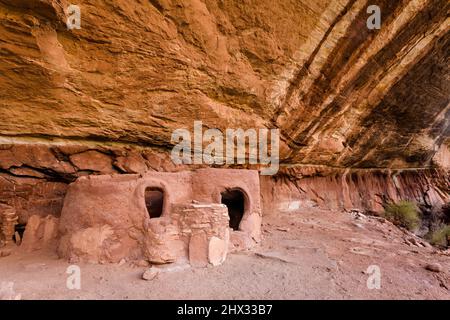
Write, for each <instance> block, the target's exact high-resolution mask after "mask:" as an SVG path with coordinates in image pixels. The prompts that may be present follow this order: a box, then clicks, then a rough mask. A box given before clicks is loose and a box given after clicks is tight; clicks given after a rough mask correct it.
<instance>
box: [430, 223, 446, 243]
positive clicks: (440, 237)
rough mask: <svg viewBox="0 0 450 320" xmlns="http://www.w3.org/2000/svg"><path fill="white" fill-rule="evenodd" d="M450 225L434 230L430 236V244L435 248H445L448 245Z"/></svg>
mask: <svg viewBox="0 0 450 320" xmlns="http://www.w3.org/2000/svg"><path fill="white" fill-rule="evenodd" d="M449 240H450V225H448V226H444V227H442V228H441V229H439V230H436V231H434V232H433V233H432V235H431V240H430V242H431V244H432V245H435V246H442V247H447V246H449V245H450V243H449Z"/></svg>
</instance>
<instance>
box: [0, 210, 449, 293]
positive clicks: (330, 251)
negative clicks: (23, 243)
mask: <svg viewBox="0 0 450 320" xmlns="http://www.w3.org/2000/svg"><path fill="white" fill-rule="evenodd" d="M263 230H264V231H263V232H264V240H263V242H262V244H261V245H260V246H258V247H256V248H255V249H253V250H251V251H248V252H241V253H234V254H230V255H229V256H228V258H227V260H226V261H225V263H224V264H223V265H221V266H219V267H215V268H212V267H211V268H205V269H194V268H189V269H184V270H181V271H173V272H164V273H160V274H159V275H158V276H157V277H156V278H155V279H154V280H151V281H146V280H142V279H141V275H142V273H143V271H145V269H146V268H144V267H137V266H133V265H131V264H129V263H125V264H122V265H86V264H79V266H80V268H81V289H80V290H69V289H67V287H66V280H67V277H68V276H69V275H68V274H67V273H66V270H67V267H68V266H69V263H67V262H66V261H64V260H58V259H57V257H56V256H53V255H51V254H43V253H42V252H41V253H39V252H36V253H33V254H29V253H28V254H25V253H23V252H20V251H15V252H14V253H13V254H12V255H10V256H8V257H4V258H0V282H1V281H13V282H14V286H15V287H14V288H15V290H16V292H17V293H20V294H22V299H447V300H448V299H450V252H449V251H448V250H447V251H445V252H443V251H439V250H436V249H434V248H430V247H422V246H421V245H420V244H419V245H414V244H411V243H409V244H408V243H407V242H408V241H405V240H406V239H408V238H410V237H411V236H410V235H408V234H406V233H404V232H403V231H401V230H399V229H397V228H396V227H394V226H392V225H391V224H390V223H388V222H384V223H383V222H382V221H380V220H379V219H376V218H372V217H365V216H360V215H358V214H356V215H355V214H353V213H343V212H330V211H321V210H308V211H298V212H290V213H280V214H278V215H276V216H269V217H265V218H264V224H263ZM430 263H438V264H439V265H440V267H441V269H442V271H441V272H433V271H429V270H426V268H425V267H426V265H427V264H430ZM371 265H376V266H378V267H379V268H380V272H381V288H380V289H368V287H367V280H368V278H369V277H370V274H368V273H367V272H366V271H367V268H368V267H369V266H371Z"/></svg>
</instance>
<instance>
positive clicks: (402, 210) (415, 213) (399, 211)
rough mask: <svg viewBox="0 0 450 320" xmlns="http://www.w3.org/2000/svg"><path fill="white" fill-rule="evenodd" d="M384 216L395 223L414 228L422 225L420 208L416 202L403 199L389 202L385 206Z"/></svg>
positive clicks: (409, 228) (410, 228)
mask: <svg viewBox="0 0 450 320" xmlns="http://www.w3.org/2000/svg"><path fill="white" fill-rule="evenodd" d="M384 216H385V218H386V219H388V220H389V221H392V222H393V223H394V224H395V225H398V226H402V227H404V228H407V229H408V230H414V229H416V228H417V227H418V226H419V225H420V216H419V210H418V209H417V207H416V205H415V204H414V202H411V201H406V200H402V201H399V202H397V203H388V204H386V205H385V207H384Z"/></svg>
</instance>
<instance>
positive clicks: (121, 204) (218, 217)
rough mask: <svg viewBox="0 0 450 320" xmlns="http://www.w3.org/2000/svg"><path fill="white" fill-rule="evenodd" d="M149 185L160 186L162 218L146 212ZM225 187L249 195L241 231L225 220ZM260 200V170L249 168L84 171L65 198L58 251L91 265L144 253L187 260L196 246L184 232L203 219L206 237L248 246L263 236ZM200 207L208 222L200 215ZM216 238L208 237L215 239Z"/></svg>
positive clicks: (168, 259) (144, 255)
mask: <svg viewBox="0 0 450 320" xmlns="http://www.w3.org/2000/svg"><path fill="white" fill-rule="evenodd" d="M147 187H158V188H160V189H162V190H163V191H164V207H163V213H162V215H161V217H159V218H152V219H150V217H149V214H148V211H147V208H146V205H145V199H144V191H145V189H146V188H147ZM227 188H233V189H239V190H241V191H242V192H243V193H244V195H245V198H246V201H245V203H246V205H245V212H244V216H243V218H242V221H241V224H240V227H239V230H238V231H233V230H229V227H228V220H224V219H223V216H224V213H225V214H226V213H227V209H226V207H225V206H224V205H221V204H220V200H221V198H220V193H221V192H222V191H225V190H226V189H227ZM194 190H195V192H194ZM259 198H260V190H259V175H258V172H257V171H251V170H227V169H200V170H196V171H183V172H176V173H158V172H155V173H147V174H144V175H137V174H135V175H119V176H106V175H105V176H88V177H81V178H79V179H77V181H75V182H74V183H72V184H71V185H70V186H69V188H68V191H67V195H66V197H65V200H64V207H63V210H62V213H61V219H60V234H61V241H60V245H59V249H58V251H59V254H60V255H61V256H62V257H65V258H68V259H70V260H83V261H88V262H95V263H97V262H100V263H103V262H118V261H120V260H121V259H129V260H133V259H142V258H145V259H147V260H149V261H151V262H153V263H167V262H174V261H177V260H180V259H188V257H189V250H192V249H193V248H192V245H191V244H190V236H189V235H190V234H189V232H192V230H194V229H198V225H202V223H203V225H204V229H205V234H207V238H206V239H205V241H206V242H209V241H210V240H211V239H212V238H213V237H214V238H217V239H218V240H221V241H224V243H226V246H227V248H228V247H229V248H230V249H231V250H237V249H245V248H248V247H251V246H252V245H254V244H255V243H256V242H258V241H260V233H261V230H260V225H261V204H260V200H259ZM193 202H194V203H193ZM214 204H216V205H218V206H219V207H216V206H214ZM187 206H188V207H187ZM189 206H191V207H189ZM205 208H206V209H205ZM202 210H203V211H202ZM204 210H207V211H208V212H209V215H210V218H208V219H211V220H208V219H206V218H205V213H204ZM186 215H189V217H187V216H186ZM207 216H208V214H206V217H207ZM226 218H227V219H228V216H227V215H226ZM205 219H206V220H205ZM186 221H190V222H189V223H186ZM202 221H203V222H202ZM189 230H191V231H189ZM211 230H214V232H213V233H211V232H210V231H211ZM217 239H215V240H213V242H214V243H218V240H217ZM206 242H203V244H202V245H203V246H205V243H206ZM218 245H219V246H221V245H223V244H218ZM213 250H214V248H213ZM219 260H220V259H219Z"/></svg>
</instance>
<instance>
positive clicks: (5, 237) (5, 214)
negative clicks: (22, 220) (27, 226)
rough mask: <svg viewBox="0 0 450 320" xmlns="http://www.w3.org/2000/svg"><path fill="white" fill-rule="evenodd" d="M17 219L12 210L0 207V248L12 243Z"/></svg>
mask: <svg viewBox="0 0 450 320" xmlns="http://www.w3.org/2000/svg"><path fill="white" fill-rule="evenodd" d="M18 220H19V217H18V216H17V214H16V211H15V210H14V208H11V207H8V206H4V205H2V206H0V247H2V246H4V245H8V244H10V243H11V242H13V237H14V233H15V227H16V225H17V224H18V222H17V221H18Z"/></svg>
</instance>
